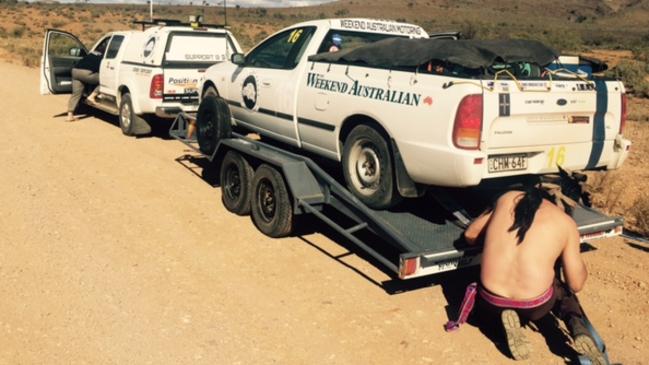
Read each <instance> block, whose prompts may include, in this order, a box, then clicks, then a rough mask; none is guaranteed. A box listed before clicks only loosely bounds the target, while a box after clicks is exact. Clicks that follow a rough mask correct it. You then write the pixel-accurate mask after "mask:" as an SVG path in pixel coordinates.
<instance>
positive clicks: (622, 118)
mask: <svg viewBox="0 0 649 365" xmlns="http://www.w3.org/2000/svg"><path fill="white" fill-rule="evenodd" d="M626 102H627V100H626V94H622V110H620V134H622V132H624V127H625V126H626V117H627V108H626Z"/></svg>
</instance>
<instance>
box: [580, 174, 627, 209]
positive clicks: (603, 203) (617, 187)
mask: <svg viewBox="0 0 649 365" xmlns="http://www.w3.org/2000/svg"><path fill="white" fill-rule="evenodd" d="M587 191H588V192H589V193H591V195H592V199H593V205H595V206H596V207H598V208H600V209H602V210H604V212H606V213H608V214H613V213H614V212H616V207H617V206H618V205H620V202H621V200H622V192H623V191H624V189H623V187H622V183H621V182H620V180H619V178H618V177H617V174H616V173H615V171H606V172H603V173H601V172H600V173H593V174H592V175H590V174H589V177H588V184H587Z"/></svg>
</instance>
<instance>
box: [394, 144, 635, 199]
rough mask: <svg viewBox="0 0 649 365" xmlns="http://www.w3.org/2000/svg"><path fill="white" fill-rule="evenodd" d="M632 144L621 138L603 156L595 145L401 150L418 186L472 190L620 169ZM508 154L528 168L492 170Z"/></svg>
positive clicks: (404, 146) (416, 147)
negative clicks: (511, 180) (516, 179)
mask: <svg viewBox="0 0 649 365" xmlns="http://www.w3.org/2000/svg"><path fill="white" fill-rule="evenodd" d="M630 147H631V141H629V140H627V139H624V138H623V137H622V136H621V135H618V136H617V137H616V138H615V139H614V140H607V141H604V142H603V143H602V147H601V153H596V152H594V151H595V150H597V149H596V148H595V147H594V144H593V143H592V142H580V143H570V144H563V145H560V144H558V145H541V146H533V147H512V148H502V149H488V150H486V151H465V150H459V149H457V148H447V149H440V148H438V146H433V145H421V144H409V143H401V144H400V145H399V150H400V153H401V155H402V156H403V160H404V163H405V165H406V170H407V171H408V173H409V175H410V177H411V178H412V179H413V180H414V181H415V182H417V183H420V184H425V185H436V186H447V187H468V186H476V185H478V184H480V182H481V181H483V180H487V179H497V178H502V177H511V176H518V175H544V174H554V173H557V172H558V168H557V165H561V166H562V167H563V168H566V169H569V170H573V171H582V170H594V169H602V168H605V169H609V170H613V169H617V168H619V167H620V166H621V165H622V164H623V163H624V160H625V159H626V158H627V156H628V154H629V150H630ZM508 155H525V156H526V159H527V167H526V168H524V169H518V170H507V171H496V172H495V171H490V169H489V164H490V159H492V158H497V157H501V156H508Z"/></svg>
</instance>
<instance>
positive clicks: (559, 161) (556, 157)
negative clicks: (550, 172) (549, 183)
mask: <svg viewBox="0 0 649 365" xmlns="http://www.w3.org/2000/svg"><path fill="white" fill-rule="evenodd" d="M564 162H566V148H565V147H564V146H561V147H559V148H555V147H552V148H550V151H548V168H549V169H551V168H553V167H554V166H557V165H559V166H561V165H563V163H564Z"/></svg>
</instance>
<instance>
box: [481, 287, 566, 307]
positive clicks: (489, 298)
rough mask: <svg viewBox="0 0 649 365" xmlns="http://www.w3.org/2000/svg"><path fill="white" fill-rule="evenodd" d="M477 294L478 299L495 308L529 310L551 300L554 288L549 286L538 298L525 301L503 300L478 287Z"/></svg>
mask: <svg viewBox="0 0 649 365" xmlns="http://www.w3.org/2000/svg"><path fill="white" fill-rule="evenodd" d="M478 292H479V293H480V297H482V299H484V300H485V301H486V302H487V303H489V304H491V305H494V306H496V307H502V308H515V309H530V308H535V307H538V306H540V305H541V304H545V303H547V302H548V301H549V300H550V299H552V296H553V295H554V287H553V286H550V288H548V290H546V291H545V292H544V293H543V294H541V295H540V296H538V297H536V298H534V299H527V300H519V299H509V298H503V297H501V296H498V295H495V294H492V293H489V292H488V291H487V290H486V289H485V288H483V287H482V286H481V287H480V290H478Z"/></svg>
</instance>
